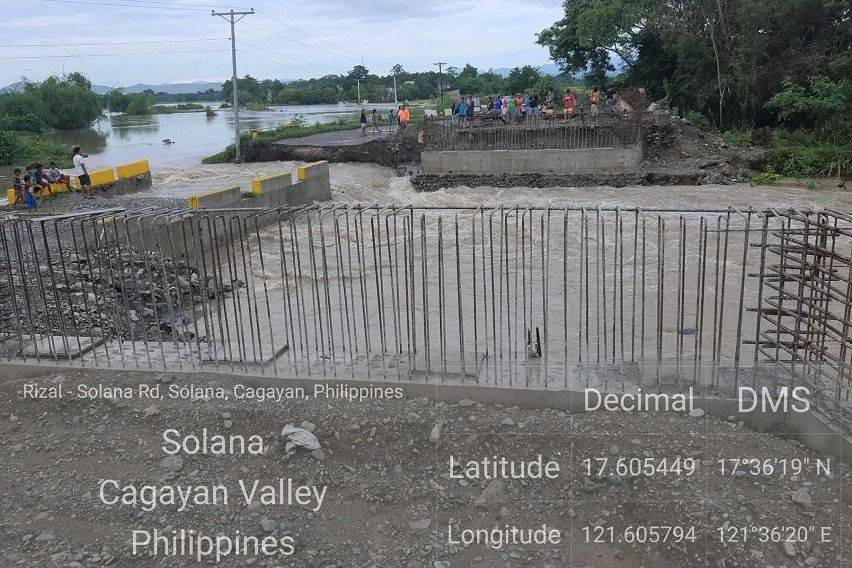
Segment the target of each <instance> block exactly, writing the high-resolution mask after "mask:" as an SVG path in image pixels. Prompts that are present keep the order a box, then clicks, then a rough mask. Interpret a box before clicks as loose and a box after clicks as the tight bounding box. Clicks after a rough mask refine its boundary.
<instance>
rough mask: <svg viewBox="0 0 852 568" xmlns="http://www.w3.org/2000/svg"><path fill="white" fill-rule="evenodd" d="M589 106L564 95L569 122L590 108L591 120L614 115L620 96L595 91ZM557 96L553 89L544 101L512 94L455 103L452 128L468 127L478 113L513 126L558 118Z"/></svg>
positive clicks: (589, 96)
mask: <svg viewBox="0 0 852 568" xmlns="http://www.w3.org/2000/svg"><path fill="white" fill-rule="evenodd" d="M585 98H586V103H585V104H583V103H582V102H581V101H580V97H579V95H578V94H575V93H574V92H572V91H571V89H566V90H565V93H564V94H563V95H562V100H561V103H562V119H563V120H565V121H568V120H570V119H572V118H573V117H574V116H576V115H578V114H583V113H585V108H586V107H588V109H589V112H590V113H591V115H592V116H597V115H598V114H600V113H601V112H602V111H603V112H615V108H616V106H617V105H618V93H616V91H615V90H612V89H610V90H609V91H607V92H606V93H603V92H602V91H599V90H598V88H597V87H594V88H593V89H592V90H591V91H589V92H588V93H586V95H585ZM557 111H558V108H557V96H556V93H555V92H554V90H553V89H550V90H548V92H547V95H546V96H545V97H544V99H543V100H542V97H541V96H540V95H539V94H538V93H535V92H532V93H512V94H511V95H502V96H497V97H487V98H486V99H485V100H480V98H479V97H462V98H460V99H457V100H455V101H453V106H452V115H451V116H452V119H451V121H452V124H454V125H458V126H465V125H466V124H469V123H470V121H471V119H472V118H473V117H474V115H475V114H476V113H485V114H486V115H498V116H505V117H507V118H508V120H509V121H510V122H521V121H523V120H524V119H525V118H526V117H532V116H537V115H542V116H543V117H544V118H556V117H557Z"/></svg>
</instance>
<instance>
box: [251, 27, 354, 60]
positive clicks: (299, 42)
mask: <svg viewBox="0 0 852 568" xmlns="http://www.w3.org/2000/svg"><path fill="white" fill-rule="evenodd" d="M253 25H254V27H255V28H257V29H259V30H261V31H264V32H266V33H268V34H270V35H273V36H275V37H280V38H281V39H285V40H287V41H289V42H292V43H296V44H299V45H303V46H305V47H307V48H308V49H314V50H316V51H322V52H323V53H327V54H329V55H333V56H334V57H339V58H341V59H349V60H351V61H358V62H360V61H361V59H360V57H359V58H354V57H349V56H348V55H341V54H339V53H334V52H333V51H329V50H327V49H318V48H317V47H315V46H313V45H311V44H309V43H306V42H304V41H301V40H298V39H293V38H291V37H288V36H285V35H281V34H279V33H278V32H274V31H272V30H270V29H268V28H264V27H263V26H258V25H257V24H253Z"/></svg>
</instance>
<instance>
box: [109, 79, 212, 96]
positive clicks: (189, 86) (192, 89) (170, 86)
mask: <svg viewBox="0 0 852 568" xmlns="http://www.w3.org/2000/svg"><path fill="white" fill-rule="evenodd" d="M221 88H222V83H221V82H218V83H211V82H209V81H195V82H192V83H166V84H163V85H148V84H145V83H136V84H135V85H130V86H129V87H124V92H125V93H141V92H142V91H145V90H147V89H151V90H152V91H154V92H155V93H168V94H170V95H185V94H187V93H198V92H200V91H206V90H207V89H213V90H216V91H218V90H219V89H221Z"/></svg>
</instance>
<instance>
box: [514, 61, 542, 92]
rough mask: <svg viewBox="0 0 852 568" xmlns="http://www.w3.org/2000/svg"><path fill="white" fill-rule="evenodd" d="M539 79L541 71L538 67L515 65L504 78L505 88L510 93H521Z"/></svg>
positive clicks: (530, 87)
mask: <svg viewBox="0 0 852 568" xmlns="http://www.w3.org/2000/svg"><path fill="white" fill-rule="evenodd" d="M540 79H541V71H540V70H539V68H538V67H533V66H532V65H524V66H523V67H515V68H514V69H512V71H511V72H510V73H509V76H508V77H507V79H506V88H507V89H508V90H509V91H510V92H512V93H522V92H525V91H528V90H530V89H532V87H533V86H534V85H535V84H536V83H538V82H539V80H540Z"/></svg>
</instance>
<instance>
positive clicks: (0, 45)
mask: <svg viewBox="0 0 852 568" xmlns="http://www.w3.org/2000/svg"><path fill="white" fill-rule="evenodd" d="M223 39H228V38H224V37H211V38H197V39H164V40H152V41H112V42H103V43H95V42H92V43H89V42H86V43H66V44H57V43H9V44H0V47H106V46H110V45H143V44H161V43H192V42H196V41H220V40H223Z"/></svg>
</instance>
